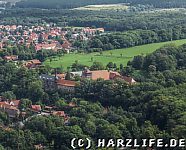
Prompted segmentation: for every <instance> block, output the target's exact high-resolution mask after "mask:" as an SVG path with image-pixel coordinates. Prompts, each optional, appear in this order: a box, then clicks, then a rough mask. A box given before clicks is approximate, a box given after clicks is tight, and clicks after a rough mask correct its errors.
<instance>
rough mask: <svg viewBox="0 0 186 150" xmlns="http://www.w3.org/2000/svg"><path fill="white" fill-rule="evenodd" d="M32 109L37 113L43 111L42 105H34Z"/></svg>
mask: <svg viewBox="0 0 186 150" xmlns="http://www.w3.org/2000/svg"><path fill="white" fill-rule="evenodd" d="M31 108H32V110H34V111H37V112H39V111H41V106H40V105H32V106H31Z"/></svg>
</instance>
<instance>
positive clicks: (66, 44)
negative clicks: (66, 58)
mask: <svg viewBox="0 0 186 150" xmlns="http://www.w3.org/2000/svg"><path fill="white" fill-rule="evenodd" d="M71 46H72V44H71V43H70V42H68V41H67V40H66V41H64V43H63V44H62V45H61V47H62V49H64V50H65V51H66V52H67V53H70V50H71V49H72V48H71Z"/></svg>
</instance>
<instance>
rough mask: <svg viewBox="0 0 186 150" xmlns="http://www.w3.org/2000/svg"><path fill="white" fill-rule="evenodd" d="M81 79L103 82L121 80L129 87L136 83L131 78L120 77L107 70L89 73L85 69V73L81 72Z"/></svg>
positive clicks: (116, 73)
mask: <svg viewBox="0 0 186 150" xmlns="http://www.w3.org/2000/svg"><path fill="white" fill-rule="evenodd" d="M82 78H86V79H91V80H97V79H103V80H114V79H122V80H124V81H125V82H127V83H128V84H129V85H133V84H135V83H136V81H135V80H134V79H133V78H132V77H127V76H121V75H120V74H119V73H118V72H115V71H108V70H96V71H90V70H88V69H85V71H83V73H82Z"/></svg>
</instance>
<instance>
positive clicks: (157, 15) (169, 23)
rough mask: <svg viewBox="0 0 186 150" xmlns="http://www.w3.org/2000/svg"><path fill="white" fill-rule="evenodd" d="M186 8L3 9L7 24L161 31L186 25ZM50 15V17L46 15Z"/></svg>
mask: <svg viewBox="0 0 186 150" xmlns="http://www.w3.org/2000/svg"><path fill="white" fill-rule="evenodd" d="M185 12H186V11H185V10H180V11H165V12H161V11H157V12H154V11H150V12H149V13H147V12H144V11H142V10H141V11H140V10H139V11H137V12H135V11H134V12H124V11H119V12H117V11H106V12H105V11H78V10H43V9H8V10H5V11H2V12H1V14H2V15H1V16H0V20H1V22H2V23H3V24H9V25H11V24H17V25H19V24H22V25H27V26H31V25H33V24H35V25H41V24H46V23H55V24H56V25H57V26H62V27H63V26H75V27H101V28H105V30H106V31H128V30H136V29H143V30H146V29H148V30H158V29H169V28H170V27H171V28H173V27H175V26H185V24H186V18H185ZM46 16H47V17H46Z"/></svg>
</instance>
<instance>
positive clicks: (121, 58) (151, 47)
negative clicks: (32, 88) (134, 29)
mask: <svg viewBox="0 0 186 150" xmlns="http://www.w3.org/2000/svg"><path fill="white" fill-rule="evenodd" d="M169 43H175V44H176V45H182V44H184V43H186V39H184V40H177V41H172V42H162V43H153V44H147V45H142V46H135V47H131V48H124V49H116V50H110V51H104V52H103V54H102V55H100V53H90V54H75V53H73V54H65V56H62V57H59V58H53V60H52V62H50V61H49V59H48V60H47V61H45V62H44V63H45V64H46V65H49V66H51V67H52V68H57V67H63V68H64V69H66V68H67V67H69V66H71V65H72V64H73V63H74V62H75V61H78V62H79V63H80V64H84V65H87V66H91V65H92V63H93V62H94V61H97V62H102V63H103V65H105V66H106V65H107V64H108V63H109V62H113V63H116V64H117V65H118V66H119V65H120V64H123V65H125V66H126V65H127V62H128V61H130V60H132V59H133V57H134V56H137V55H141V54H143V55H147V54H150V53H152V52H154V51H155V50H157V49H158V48H160V47H162V46H163V45H165V44H169ZM121 54H122V55H121ZM92 60H93V61H92Z"/></svg>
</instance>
